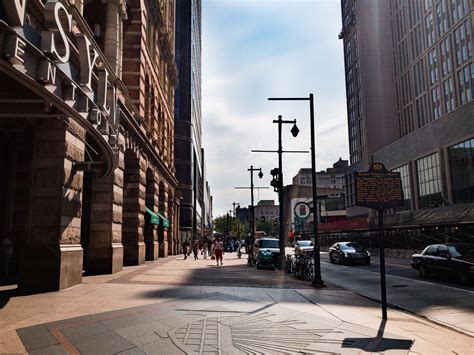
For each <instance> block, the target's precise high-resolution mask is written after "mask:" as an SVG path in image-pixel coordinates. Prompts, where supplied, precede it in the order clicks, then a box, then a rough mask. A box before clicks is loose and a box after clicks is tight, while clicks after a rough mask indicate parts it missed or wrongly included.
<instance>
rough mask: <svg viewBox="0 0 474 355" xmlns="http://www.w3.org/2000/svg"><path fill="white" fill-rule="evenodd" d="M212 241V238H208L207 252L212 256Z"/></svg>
mask: <svg viewBox="0 0 474 355" xmlns="http://www.w3.org/2000/svg"><path fill="white" fill-rule="evenodd" d="M211 250H212V240H211V238H209V237H207V251H208V253H209V255H212V252H211Z"/></svg>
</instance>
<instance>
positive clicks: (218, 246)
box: [214, 238, 224, 265]
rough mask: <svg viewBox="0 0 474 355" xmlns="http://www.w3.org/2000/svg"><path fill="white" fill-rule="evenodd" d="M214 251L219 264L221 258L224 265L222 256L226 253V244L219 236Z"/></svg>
mask: <svg viewBox="0 0 474 355" xmlns="http://www.w3.org/2000/svg"><path fill="white" fill-rule="evenodd" d="M214 253H215V254H216V262H217V265H219V260H220V261H221V265H222V256H223V255H224V245H223V244H222V242H221V240H220V239H219V238H217V239H216V241H215V243H214Z"/></svg>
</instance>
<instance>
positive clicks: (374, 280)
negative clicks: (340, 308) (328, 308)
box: [321, 252, 474, 335]
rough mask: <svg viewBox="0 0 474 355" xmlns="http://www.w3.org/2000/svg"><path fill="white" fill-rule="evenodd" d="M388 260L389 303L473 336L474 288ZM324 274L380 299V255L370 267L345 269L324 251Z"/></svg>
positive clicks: (329, 279)
mask: <svg viewBox="0 0 474 355" xmlns="http://www.w3.org/2000/svg"><path fill="white" fill-rule="evenodd" d="M385 261H386V263H385V265H386V274H387V301H388V303H389V304H391V305H393V306H397V307H400V308H402V309H405V310H407V311H410V312H413V313H415V314H419V315H422V316H424V317H427V318H428V319H431V320H434V321H437V322H440V323H443V324H447V325H449V326H451V327H453V328H455V329H458V330H461V331H463V332H466V333H467V334H470V335H474V319H473V318H474V317H473V314H474V286H464V285H460V284H459V283H454V282H448V281H447V280H441V279H422V278H421V277H419V276H418V272H417V271H416V270H413V269H412V268H411V267H410V261H409V260H406V259H396V258H386V259H385ZM321 273H322V277H323V279H324V280H325V281H326V282H329V283H331V284H333V285H337V286H340V287H343V288H345V289H348V290H351V291H354V292H356V293H358V294H361V295H363V296H366V297H369V298H371V299H376V300H380V276H379V258H378V256H372V258H371V265H365V266H364V265H357V266H344V265H338V264H330V263H329V258H328V255H327V253H325V252H323V253H321Z"/></svg>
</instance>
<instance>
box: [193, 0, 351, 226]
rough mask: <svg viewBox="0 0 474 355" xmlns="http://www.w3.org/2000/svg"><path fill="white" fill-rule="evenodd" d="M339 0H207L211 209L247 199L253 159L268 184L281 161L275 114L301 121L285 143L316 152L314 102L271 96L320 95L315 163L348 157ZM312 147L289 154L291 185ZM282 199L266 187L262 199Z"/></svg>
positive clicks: (206, 138) (205, 89)
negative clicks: (311, 113)
mask: <svg viewBox="0 0 474 355" xmlns="http://www.w3.org/2000/svg"><path fill="white" fill-rule="evenodd" d="M340 16H341V15H340V1H339V0H306V1H303V0H300V1H298V0H286V1H283V0H262V1H257V0H203V1H202V27H203V33H202V100H203V102H202V115H203V145H204V148H205V150H206V166H207V179H208V180H209V184H210V186H211V193H212V195H213V197H214V217H216V216H219V215H222V214H224V213H225V212H226V211H228V210H229V209H231V207H232V202H234V201H235V202H239V203H240V204H241V206H247V205H248V204H250V191H247V190H235V189H234V187H235V186H249V184H250V176H249V172H248V171H247V169H248V168H249V167H250V165H253V166H254V167H261V168H262V169H263V173H264V174H265V176H264V178H263V179H262V180H259V179H258V178H257V179H256V180H259V181H256V185H258V186H267V187H269V184H270V180H271V178H270V176H269V171H270V170H271V169H272V168H274V167H277V166H278V157H277V155H276V154H270V153H251V152H250V150H251V149H276V148H277V125H276V124H273V123H272V120H273V119H276V118H277V116H278V115H280V114H281V115H282V116H283V118H284V119H296V120H297V125H298V127H299V129H300V134H299V135H298V137H297V138H293V137H292V136H291V133H290V129H291V125H287V126H283V148H284V149H287V150H309V148H310V131H309V104H308V103H307V102H304V101H302V102H270V101H267V98H268V97H289V96H298V97H302V96H308V95H309V93H310V92H312V93H314V95H315V100H316V101H315V114H316V157H317V169H318V170H322V169H326V168H328V167H330V166H332V164H333V163H334V162H335V161H337V160H338V159H339V157H342V158H343V159H347V158H348V142H347V119H346V106H345V87H344V60H343V52H342V41H341V40H339V39H338V38H337V35H338V33H339V32H340V29H341V19H340ZM310 166H311V160H310V154H286V155H284V157H283V173H284V182H285V184H289V183H291V181H292V178H293V176H294V175H295V174H296V173H297V172H298V169H300V168H302V167H310ZM258 197H259V198H260V199H274V200H275V201H276V202H277V200H278V197H277V195H276V193H274V192H273V189H268V190H261V191H260V193H259V195H257V194H256V201H258Z"/></svg>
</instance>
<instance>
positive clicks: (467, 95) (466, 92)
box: [458, 63, 474, 105]
mask: <svg viewBox="0 0 474 355" xmlns="http://www.w3.org/2000/svg"><path fill="white" fill-rule="evenodd" d="M458 80H459V94H460V98H461V105H464V104H465V103H468V102H469V101H471V100H472V86H473V85H474V63H473V64H471V65H466V66H465V67H464V68H462V69H461V70H460V71H459V72H458Z"/></svg>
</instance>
